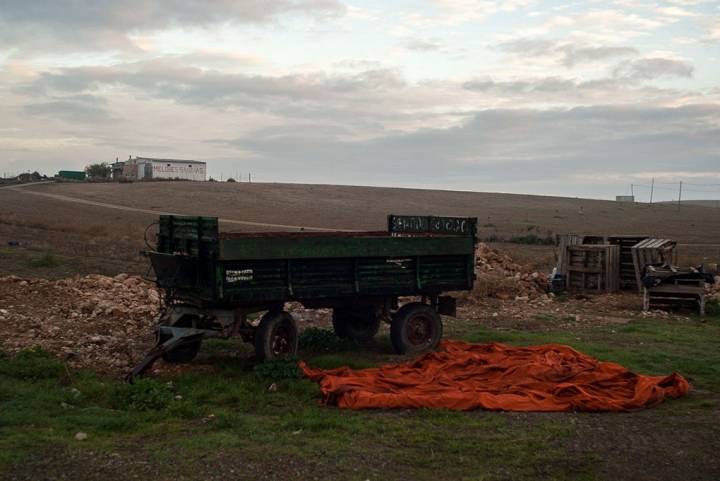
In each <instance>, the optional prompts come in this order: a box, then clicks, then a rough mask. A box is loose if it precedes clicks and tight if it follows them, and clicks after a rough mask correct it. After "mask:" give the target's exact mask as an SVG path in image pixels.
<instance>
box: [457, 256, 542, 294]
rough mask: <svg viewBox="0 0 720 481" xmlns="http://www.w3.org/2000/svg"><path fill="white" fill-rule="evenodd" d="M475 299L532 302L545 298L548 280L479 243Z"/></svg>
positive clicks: (474, 290)
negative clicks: (532, 300) (485, 298)
mask: <svg viewBox="0 0 720 481" xmlns="http://www.w3.org/2000/svg"><path fill="white" fill-rule="evenodd" d="M475 258H476V261H475V262H476V264H475V275H476V280H475V288H474V289H473V291H472V293H471V294H470V295H471V296H472V297H475V298H478V297H479V298H482V297H494V298H497V299H503V300H510V299H515V300H525V301H527V300H531V299H536V298H539V297H542V298H544V297H546V292H547V285H548V282H549V276H548V275H547V274H545V273H542V272H536V271H533V269H532V267H531V266H527V265H520V264H516V263H515V262H514V261H513V260H512V258H511V257H510V256H508V255H506V254H501V253H500V252H498V251H497V249H493V248H492V247H490V246H488V245H486V244H484V243H480V244H479V245H478V246H477V249H476V252H475Z"/></svg>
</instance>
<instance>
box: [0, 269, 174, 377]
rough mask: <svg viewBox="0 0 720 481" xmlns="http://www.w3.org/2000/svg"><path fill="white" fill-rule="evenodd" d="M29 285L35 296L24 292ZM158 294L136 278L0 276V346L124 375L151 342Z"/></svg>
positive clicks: (157, 307)
mask: <svg viewBox="0 0 720 481" xmlns="http://www.w3.org/2000/svg"><path fill="white" fill-rule="evenodd" d="M28 285H32V287H33V290H34V291H35V294H33V295H28V293H27V289H26V286H28ZM160 298H161V295H160V293H159V292H158V291H157V290H156V289H155V287H154V285H153V284H150V283H148V282H146V281H145V280H143V279H142V278H140V277H135V276H127V275H125V274H121V275H120V276H116V277H107V276H102V275H95V274H93V275H89V276H85V277H73V278H68V279H62V280H58V281H45V280H42V279H19V278H17V277H14V276H9V277H0V299H2V300H3V309H2V310H0V315H1V316H2V318H3V321H2V322H0V350H2V351H6V352H9V353H16V352H18V351H20V350H22V349H26V348H29V347H34V346H39V347H41V348H42V349H44V350H46V351H48V352H50V353H53V354H56V355H58V356H60V357H61V358H63V359H64V360H65V361H66V362H67V363H68V365H69V366H70V367H75V368H78V367H91V368H93V369H95V370H97V371H100V372H106V373H112V374H124V373H125V371H126V370H127V368H128V367H129V366H132V365H134V364H136V363H137V362H139V361H140V360H141V359H142V357H143V356H144V354H145V352H146V351H147V350H148V349H149V347H150V346H151V345H152V343H153V339H154V336H153V330H154V325H155V321H156V319H157V315H158V313H159V311H160V306H161V302H160Z"/></svg>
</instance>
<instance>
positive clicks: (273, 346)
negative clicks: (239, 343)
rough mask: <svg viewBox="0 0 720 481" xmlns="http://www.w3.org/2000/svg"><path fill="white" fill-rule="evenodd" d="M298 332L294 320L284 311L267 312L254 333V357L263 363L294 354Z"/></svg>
mask: <svg viewBox="0 0 720 481" xmlns="http://www.w3.org/2000/svg"><path fill="white" fill-rule="evenodd" d="M297 348H298V331H297V324H296V323H295V319H293V318H292V316H291V315H290V314H288V313H287V312H285V311H280V312H268V313H267V314H265V315H264V316H263V317H262V319H260V324H259V325H258V327H257V330H256V331H255V357H256V358H257V360H258V361H261V362H262V361H265V360H266V359H272V358H275V357H280V356H287V355H290V354H296V353H297Z"/></svg>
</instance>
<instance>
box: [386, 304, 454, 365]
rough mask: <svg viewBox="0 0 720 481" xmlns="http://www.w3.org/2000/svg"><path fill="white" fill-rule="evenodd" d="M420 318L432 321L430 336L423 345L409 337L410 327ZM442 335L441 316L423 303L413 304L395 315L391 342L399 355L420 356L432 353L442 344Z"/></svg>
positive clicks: (407, 305) (391, 327)
mask: <svg viewBox="0 0 720 481" xmlns="http://www.w3.org/2000/svg"><path fill="white" fill-rule="evenodd" d="M418 316H422V317H425V318H426V319H427V320H429V321H430V336H429V337H428V338H427V341H426V342H425V343H423V344H416V343H413V342H411V341H410V340H409V337H408V334H409V333H408V325H409V323H410V322H411V321H412V320H413V319H415V318H416V317H418ZM442 333H443V324H442V319H441V318H440V314H438V313H437V312H436V311H435V309H433V308H432V307H430V306H428V305H427V304H423V303H422V302H411V303H409V304H405V305H404V306H402V307H401V308H400V310H399V311H397V312H396V313H395V315H394V316H393V320H392V323H391V324H390V341H391V342H392V345H393V348H394V349H395V352H397V353H398V354H418V353H421V352H425V351H431V350H433V349H435V348H436V347H437V346H438V344H440V339H442Z"/></svg>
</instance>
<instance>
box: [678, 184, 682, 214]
mask: <svg viewBox="0 0 720 481" xmlns="http://www.w3.org/2000/svg"><path fill="white" fill-rule="evenodd" d="M681 201H682V180H681V181H680V192H679V193H678V210H680V202H681Z"/></svg>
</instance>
